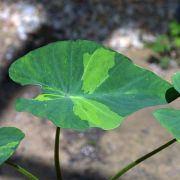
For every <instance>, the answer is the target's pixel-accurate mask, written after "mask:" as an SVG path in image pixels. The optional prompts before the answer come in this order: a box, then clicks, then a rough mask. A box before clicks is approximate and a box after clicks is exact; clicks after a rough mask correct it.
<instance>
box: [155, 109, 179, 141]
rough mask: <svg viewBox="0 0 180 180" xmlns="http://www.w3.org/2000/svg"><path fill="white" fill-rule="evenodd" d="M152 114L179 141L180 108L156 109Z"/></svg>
mask: <svg viewBox="0 0 180 180" xmlns="http://www.w3.org/2000/svg"><path fill="white" fill-rule="evenodd" d="M154 116H155V118H156V119H157V120H158V122H159V123H160V124H161V125H162V126H163V127H164V128H166V129H167V130H168V131H169V132H170V133H171V134H172V135H173V136H174V137H175V138H176V139H177V140H178V141H179V142H180V110H177V109H171V108H163V109H158V110H156V111H155V112H154Z"/></svg>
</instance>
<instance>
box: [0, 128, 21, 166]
mask: <svg viewBox="0 0 180 180" xmlns="http://www.w3.org/2000/svg"><path fill="white" fill-rule="evenodd" d="M23 138H24V134H23V133H22V132H21V131H20V130H19V129H17V128H14V127H1V128H0V165H1V164H2V163H4V162H5V161H6V160H7V159H8V158H10V157H11V155H12V154H13V153H14V152H15V150H16V148H17V147H18V145H19V143H20V141H21V140H22V139H23Z"/></svg>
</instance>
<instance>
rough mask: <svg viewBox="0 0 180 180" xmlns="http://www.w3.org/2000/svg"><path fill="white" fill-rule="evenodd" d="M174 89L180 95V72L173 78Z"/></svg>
mask: <svg viewBox="0 0 180 180" xmlns="http://www.w3.org/2000/svg"><path fill="white" fill-rule="evenodd" d="M172 81H173V85H174V88H175V89H176V90H177V91H178V92H179V93H180V72H177V73H175V74H174V75H173V77H172Z"/></svg>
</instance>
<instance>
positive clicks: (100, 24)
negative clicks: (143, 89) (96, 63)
mask: <svg viewBox="0 0 180 180" xmlns="http://www.w3.org/2000/svg"><path fill="white" fill-rule="evenodd" d="M67 39H89V40H94V41H97V42H100V43H103V44H104V45H105V46H107V47H110V48H112V49H114V50H116V51H118V52H120V53H123V54H125V55H126V56H128V57H130V58H131V59H132V60H133V61H134V62H135V63H136V64H138V65H140V66H143V67H145V68H147V69H150V70H151V71H154V72H155V73H156V74H158V75H159V76H161V77H162V78H164V79H166V80H168V81H171V79H170V78H171V76H172V74H173V73H174V72H177V71H179V70H180V1H179V0H51V1H48V0H41V1H38V0H0V45H1V46H0V126H15V127H18V128H20V129H22V130H23V132H25V134H26V138H25V140H24V141H23V142H22V143H21V145H20V147H19V148H18V151H17V152H16V153H15V155H14V156H13V158H12V160H13V161H14V162H16V163H17V164H19V165H21V166H23V167H25V168H27V169H29V170H30V171H31V172H32V173H33V174H35V175H37V176H38V177H40V179H43V180H46V179H47V180H53V179H55V171H54V165H53V146H54V135H55V127H54V126H53V124H52V123H51V122H49V121H47V120H46V119H42V120H40V119H38V118H36V117H34V116H32V115H31V114H28V113H17V112H15V108H14V105H15V100H16V98H18V97H28V98H31V97H34V96H35V95H36V94H37V93H38V92H39V89H37V87H31V86H28V87H20V86H19V85H17V84H14V83H13V82H12V81H11V80H10V79H9V78H8V67H9V66H10V64H11V63H12V62H13V61H14V60H16V59H17V58H18V57H20V56H22V55H24V54H25V53H27V52H29V51H30V50H32V49H35V48H37V47H40V46H43V45H45V44H48V43H50V42H54V41H58V40H67ZM167 106H168V107H176V108H180V100H179V99H177V100H176V101H174V102H173V103H171V104H169V105H167ZM163 107H164V106H163ZM157 108H158V107H154V108H148V109H145V110H140V111H139V112H137V113H135V114H133V115H131V116H130V117H128V118H127V119H126V121H125V122H124V124H123V125H122V126H121V127H119V128H117V129H115V130H113V131H109V132H108V131H102V130H99V129H91V130H88V131H86V132H82V133H78V132H74V131H71V130H62V133H61V149H60V156H61V164H62V169H63V176H64V179H65V180H101V179H102V180H105V179H107V177H109V176H111V175H113V174H114V173H115V172H116V171H117V170H118V169H120V168H121V167H123V166H124V165H126V164H127V163H129V162H131V161H132V160H135V159H137V158H138V157H140V156H141V155H144V154H146V153H148V152H150V151H151V150H153V149H154V148H156V147H158V146H160V145H162V144H164V143H165V142H167V141H168V140H170V139H171V138H172V137H171V135H169V134H168V133H167V132H166V131H165V130H164V129H163V128H161V127H160V126H159V124H158V123H156V121H155V120H154V118H153V117H152V111H153V110H154V109H157ZM179 152H180V145H178V144H174V145H172V146H171V147H169V148H167V149H166V150H164V151H162V152H161V153H160V154H158V155H156V156H154V157H152V158H150V159H148V160H147V161H145V162H144V163H142V164H141V165H140V166H138V167H136V168H134V169H133V170H131V171H129V172H128V173H127V174H125V175H124V176H123V177H122V178H121V179H122V180H132V179H137V180H169V179H171V180H179V179H180V153H179ZM0 179H1V180H14V179H18V180H23V179H25V178H24V177H23V176H21V175H20V174H19V173H17V172H15V171H14V170H13V169H11V167H7V166H6V165H3V166H1V167H0Z"/></svg>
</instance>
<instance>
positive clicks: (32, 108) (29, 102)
mask: <svg viewBox="0 0 180 180" xmlns="http://www.w3.org/2000/svg"><path fill="white" fill-rule="evenodd" d="M9 73H10V77H11V78H12V79H13V80H14V81H16V82H18V83H20V84H22V85H29V84H31V85H39V86H41V88H42V94H41V95H39V96H37V97H36V98H34V99H24V98H22V99H19V100H18V101H17V104H16V109H17V111H27V112H31V113H32V114H34V115H36V116H38V117H42V118H48V119H49V120H50V121H52V122H53V123H54V124H55V125H56V126H59V127H62V128H71V129H76V130H83V129H86V128H90V127H98V128H102V129H105V130H108V129H113V128H115V127H117V126H119V125H120V124H121V122H122V121H123V119H124V118H125V117H126V116H128V115H130V114H131V113H133V112H135V111H137V110H139V109H141V108H144V107H148V106H153V105H159V104H165V103H167V100H166V97H165V94H166V93H167V90H169V89H172V86H171V84H169V83H168V82H166V81H164V80H162V79H161V78H159V77H158V76H156V75H155V74H153V73H152V72H150V71H148V70H145V69H143V68H140V67H138V66H137V65H134V64H133V63H132V62H131V61H130V60H129V59H128V58H127V57H125V56H123V55H121V54H119V53H117V52H115V51H112V50H110V49H107V48H105V47H103V46H102V45H100V44H97V43H95V42H91V41H86V40H78V41H62V42H56V43H52V44H49V45H47V46H44V47H42V48H39V49H37V50H34V51H31V52H30V53H28V54H27V55H25V56H24V57H22V58H20V59H19V60H17V61H16V62H14V63H13V64H12V65H11V67H10V71H9Z"/></svg>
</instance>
